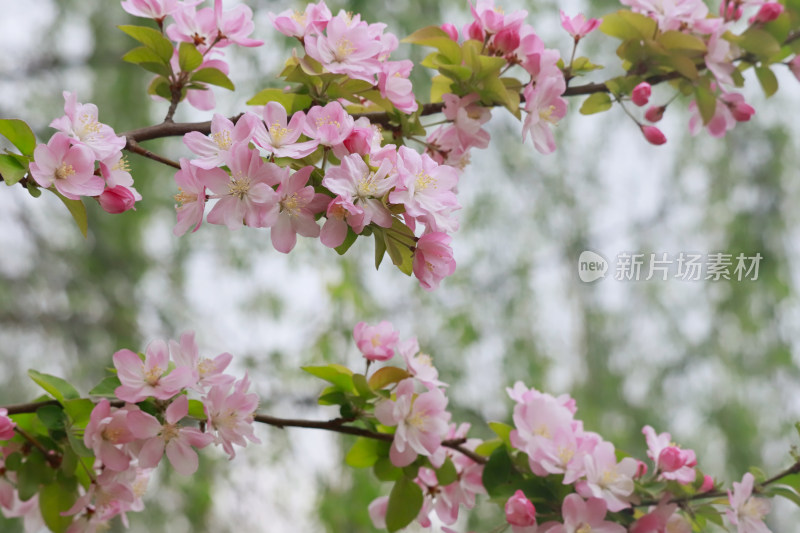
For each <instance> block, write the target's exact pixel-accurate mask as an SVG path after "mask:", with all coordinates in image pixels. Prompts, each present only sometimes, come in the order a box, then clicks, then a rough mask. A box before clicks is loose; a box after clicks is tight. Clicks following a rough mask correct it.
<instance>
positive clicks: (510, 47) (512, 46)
mask: <svg viewBox="0 0 800 533" xmlns="http://www.w3.org/2000/svg"><path fill="white" fill-rule="evenodd" d="M492 42H493V44H494V47H495V48H496V49H498V50H500V51H501V52H503V53H504V54H509V53H511V52H513V51H514V50H516V49H517V48H518V47H519V29H517V28H514V27H508V28H503V29H502V30H500V32H498V33H497V35H495V36H494V40H493V41H492Z"/></svg>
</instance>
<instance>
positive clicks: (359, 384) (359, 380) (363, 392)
mask: <svg viewBox="0 0 800 533" xmlns="http://www.w3.org/2000/svg"><path fill="white" fill-rule="evenodd" d="M353 386H355V388H356V392H358V395H359V396H361V397H362V398H366V399H370V398H374V397H375V392H374V391H373V390H372V389H371V388H370V387H369V383H367V378H366V377H365V376H364V374H353Z"/></svg>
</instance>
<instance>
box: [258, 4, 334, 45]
mask: <svg viewBox="0 0 800 533" xmlns="http://www.w3.org/2000/svg"><path fill="white" fill-rule="evenodd" d="M269 17H270V19H271V20H272V25H273V26H275V29H276V30H278V31H279V32H281V33H282V34H284V35H286V36H288V37H297V38H302V37H304V36H305V35H307V34H309V33H319V32H322V31H324V30H325V27H326V26H327V25H328V21H330V20H331V18H332V17H333V15H332V14H331V10H330V9H328V6H327V5H325V2H324V1H321V2H320V3H318V4H307V5H306V9H305V11H303V12H300V11H295V10H293V9H287V10H285V11H281V12H280V13H278V14H277V15H275V14H274V13H271V12H270V14H269Z"/></svg>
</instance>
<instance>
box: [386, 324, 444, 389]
mask: <svg viewBox="0 0 800 533" xmlns="http://www.w3.org/2000/svg"><path fill="white" fill-rule="evenodd" d="M397 352H398V353H399V354H400V355H401V356H402V357H403V359H405V361H406V370H408V373H409V374H411V375H412V376H414V378H415V379H416V380H417V381H419V382H420V383H422V384H423V385H425V386H426V387H428V388H429V389H432V388H434V387H447V384H446V383H444V382H442V381H439V371H438V370H437V369H436V367H435V366H433V359H432V358H431V356H430V355H428V354H425V353H420V351H419V343H417V339H416V338H414V337H412V338H410V339H408V340H405V341H403V342H400V343H398V344H397Z"/></svg>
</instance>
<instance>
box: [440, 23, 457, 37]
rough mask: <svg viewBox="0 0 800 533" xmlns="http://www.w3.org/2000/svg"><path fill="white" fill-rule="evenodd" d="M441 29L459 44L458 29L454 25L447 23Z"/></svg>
mask: <svg viewBox="0 0 800 533" xmlns="http://www.w3.org/2000/svg"><path fill="white" fill-rule="evenodd" d="M441 28H442V29H443V30H444V31H445V33H446V34H447V35H448V36H449V37H450V38H451V39H453V40H454V41H455V42H458V29H457V28H456V27H455V26H454V25H452V24H450V23H449V22H445V23H444V24H442V26H441Z"/></svg>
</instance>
